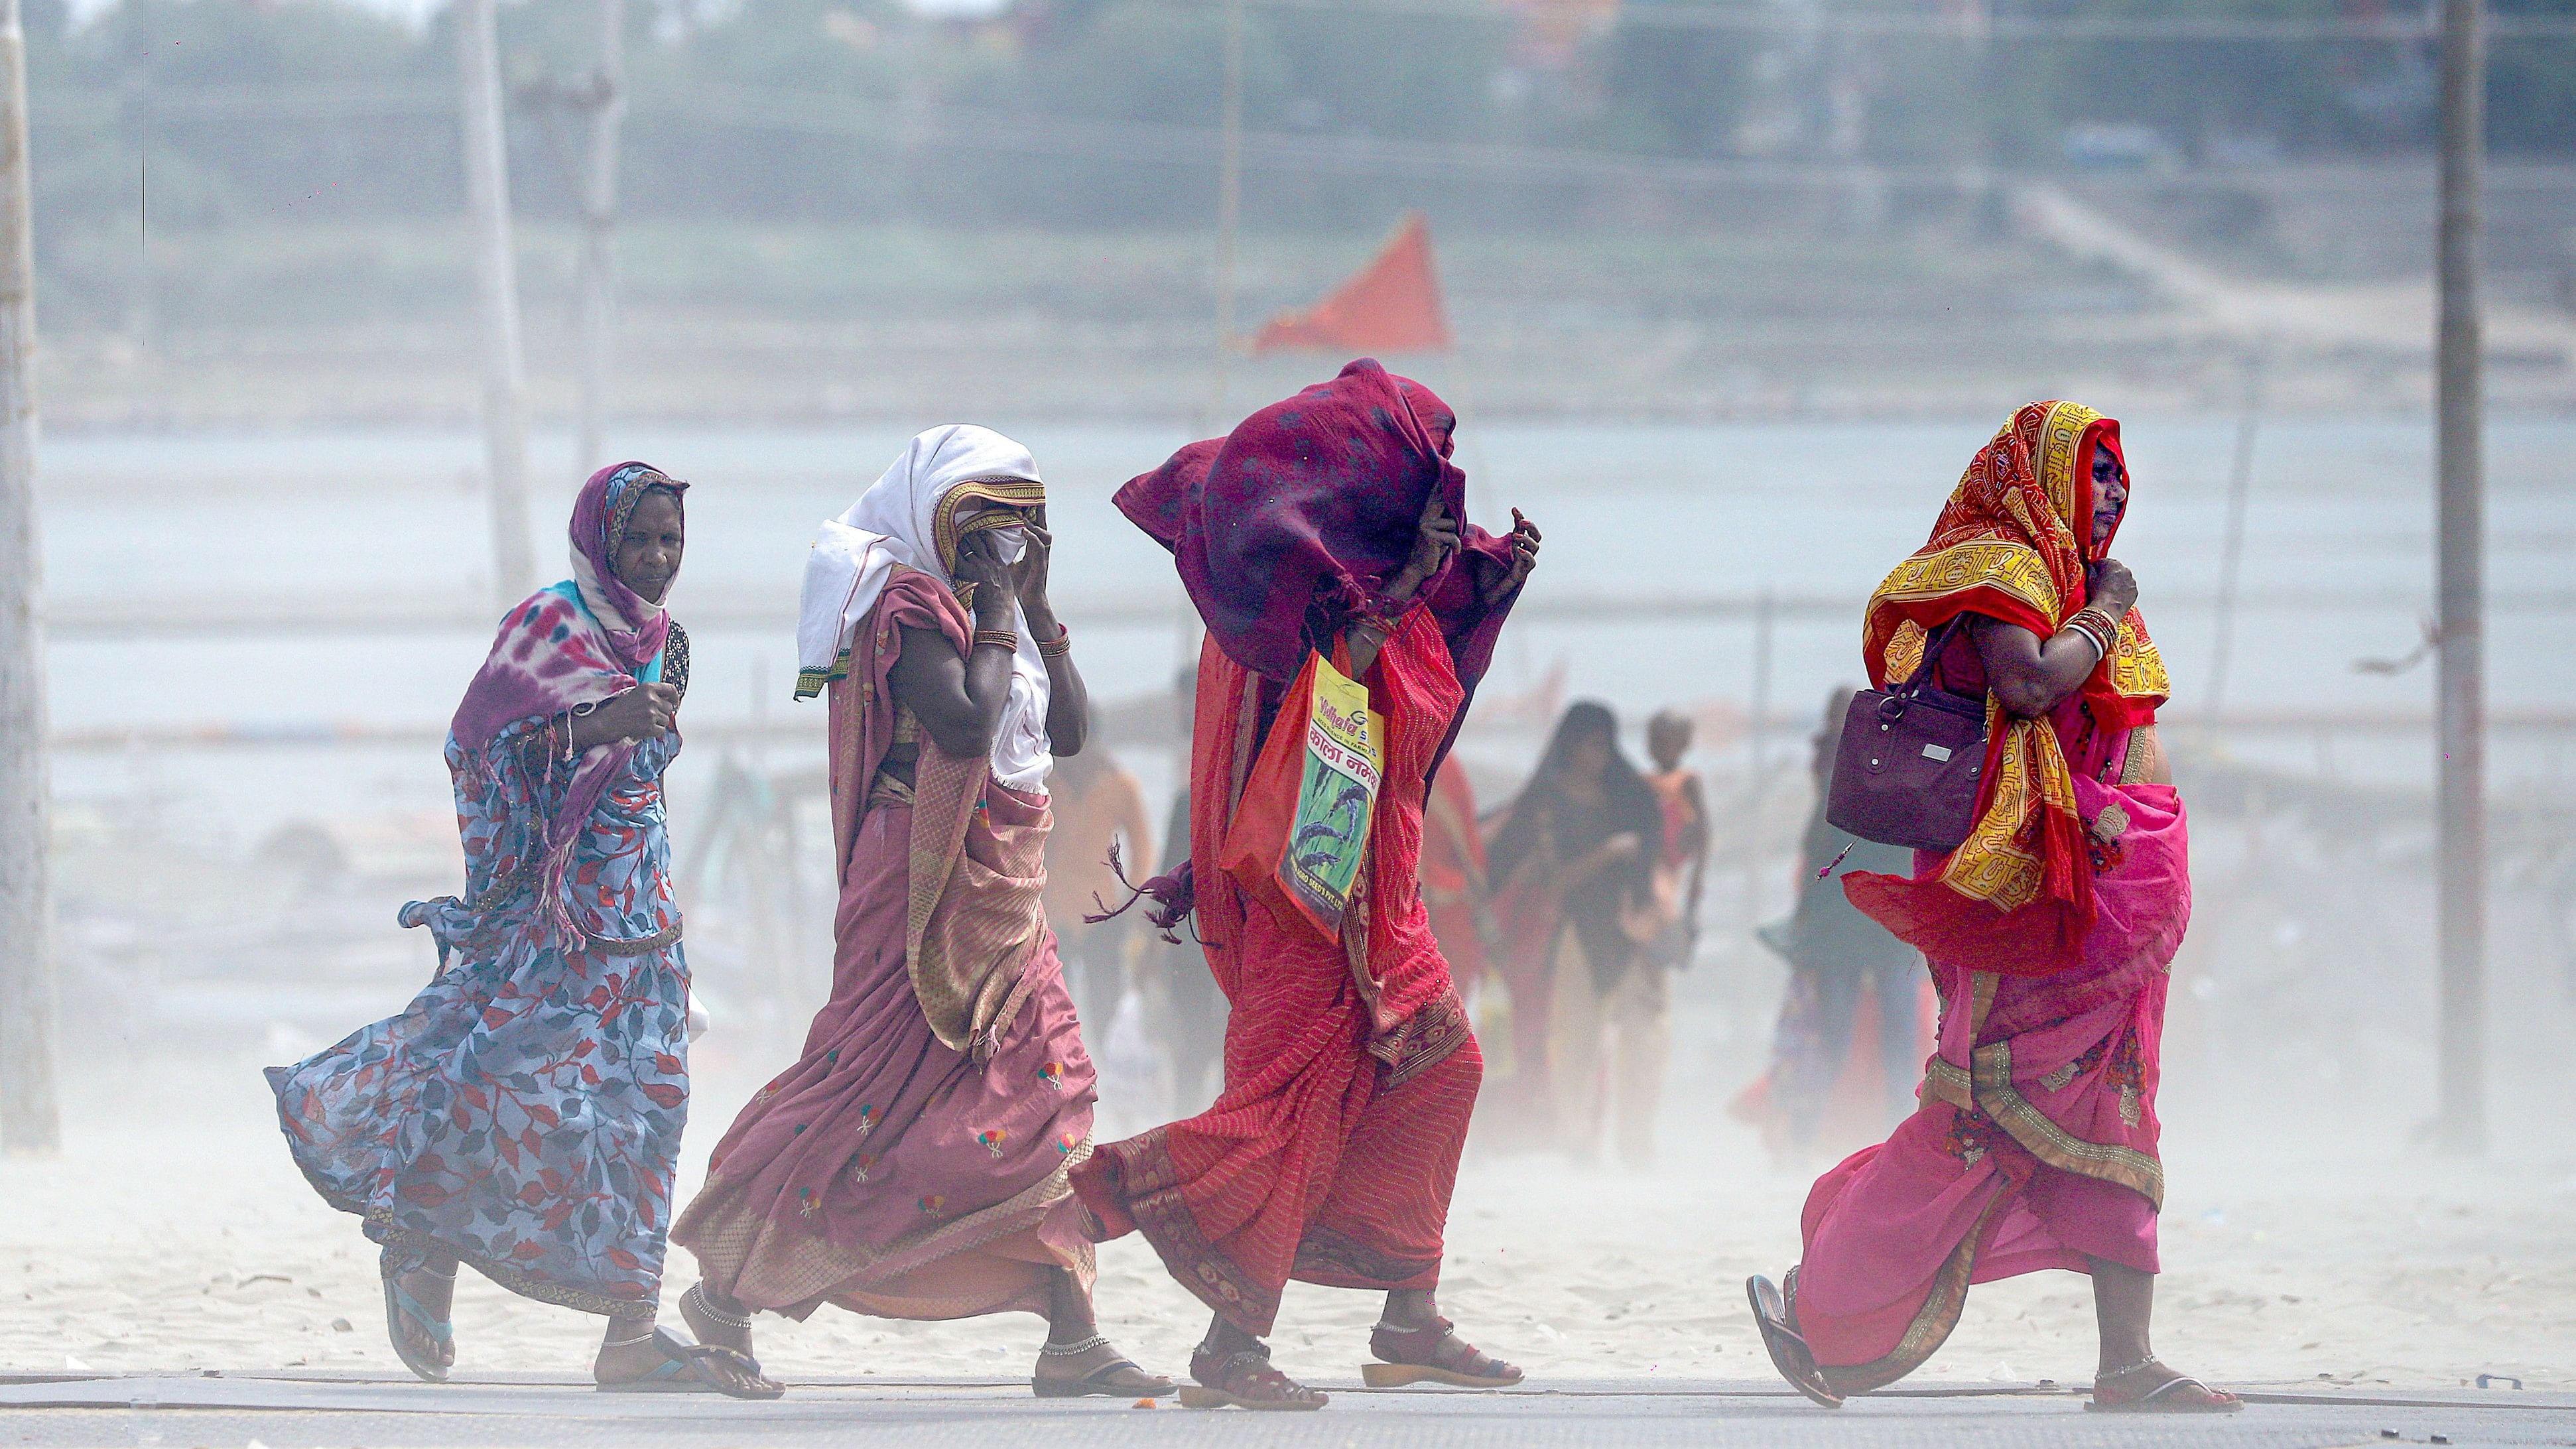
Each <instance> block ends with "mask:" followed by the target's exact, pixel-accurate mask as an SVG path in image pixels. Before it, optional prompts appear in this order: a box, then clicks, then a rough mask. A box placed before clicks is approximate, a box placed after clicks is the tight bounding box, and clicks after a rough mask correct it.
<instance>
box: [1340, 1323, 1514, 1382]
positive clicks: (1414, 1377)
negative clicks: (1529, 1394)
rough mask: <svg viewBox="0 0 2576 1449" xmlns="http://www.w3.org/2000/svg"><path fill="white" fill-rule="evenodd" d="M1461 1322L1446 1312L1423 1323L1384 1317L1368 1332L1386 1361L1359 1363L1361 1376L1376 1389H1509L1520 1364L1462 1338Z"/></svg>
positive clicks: (1373, 1349)
mask: <svg viewBox="0 0 2576 1449" xmlns="http://www.w3.org/2000/svg"><path fill="white" fill-rule="evenodd" d="M1457 1327H1458V1325H1456V1324H1454V1323H1451V1322H1450V1321H1449V1320H1448V1319H1446V1318H1435V1319H1433V1320H1431V1321H1430V1322H1429V1323H1427V1324H1424V1325H1423V1326H1422V1327H1420V1328H1404V1327H1400V1326H1398V1325H1396V1324H1392V1323H1387V1322H1383V1321H1381V1322H1380V1323H1379V1324H1378V1326H1377V1327H1376V1329H1375V1330H1374V1331H1372V1332H1371V1333H1370V1334H1369V1352H1371V1353H1373V1354H1376V1355H1377V1356H1378V1357H1379V1358H1380V1359H1382V1360H1384V1362H1382V1363H1371V1364H1362V1365H1360V1382H1362V1383H1364V1384H1367V1385H1368V1386H1369V1387H1370V1388H1373V1389H1400V1388H1403V1387H1404V1386H1405V1385H1407V1384H1420V1383H1434V1384H1455V1385H1457V1386H1458V1387H1460V1388H1462V1389H1508V1388H1510V1387H1511V1386H1512V1385H1514V1384H1516V1383H1519V1382H1520V1381H1521V1371H1520V1370H1519V1369H1517V1368H1514V1367H1513V1366H1511V1365H1510V1364H1507V1363H1505V1362H1503V1361H1502V1360H1501V1359H1498V1358H1496V1357H1494V1356H1493V1355H1492V1354H1489V1353H1485V1352H1482V1351H1480V1350H1479V1349H1477V1348H1476V1346H1475V1345H1473V1344H1471V1343H1467V1342H1465V1341H1464V1340H1462V1339H1460V1338H1459V1337H1458V1334H1457Z"/></svg>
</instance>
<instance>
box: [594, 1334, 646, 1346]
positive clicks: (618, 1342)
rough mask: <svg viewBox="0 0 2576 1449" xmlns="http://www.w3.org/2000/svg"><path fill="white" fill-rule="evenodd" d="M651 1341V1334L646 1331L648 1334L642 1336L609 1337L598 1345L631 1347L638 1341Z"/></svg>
mask: <svg viewBox="0 0 2576 1449" xmlns="http://www.w3.org/2000/svg"><path fill="white" fill-rule="evenodd" d="M652 1341H653V1335H651V1334H649V1333H648V1334H646V1335H644V1336H643V1337H642V1338H612V1339H609V1340H608V1341H607V1342H605V1343H602V1344H601V1345H600V1347H601V1348H633V1347H634V1346H635V1345H637V1344H639V1343H651V1342H652Z"/></svg>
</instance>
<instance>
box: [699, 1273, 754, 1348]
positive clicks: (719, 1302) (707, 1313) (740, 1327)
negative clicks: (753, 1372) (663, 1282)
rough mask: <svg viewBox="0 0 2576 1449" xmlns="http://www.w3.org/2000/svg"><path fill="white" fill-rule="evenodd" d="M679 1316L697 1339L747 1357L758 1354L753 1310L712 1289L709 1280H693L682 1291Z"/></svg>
mask: <svg viewBox="0 0 2576 1449" xmlns="http://www.w3.org/2000/svg"><path fill="white" fill-rule="evenodd" d="M680 1317H681V1319H682V1321H684V1322H686V1323H687V1324H688V1325H689V1332H691V1333H693V1334H695V1335H697V1339H698V1342H700V1343H712V1344H714V1345H715V1346H716V1347H718V1348H729V1349H732V1350H733V1351H734V1352H736V1353H738V1354H741V1355H742V1356H743V1357H744V1358H755V1357H756V1355H754V1354H753V1353H752V1351H751V1310H750V1309H748V1308H746V1307H744V1306H743V1305H741V1304H740V1303H737V1302H735V1301H734V1300H732V1299H730V1298H726V1297H723V1296H721V1295H719V1294H716V1293H711V1292H709V1291H708V1290H707V1285H706V1284H704V1283H698V1284H694V1285H692V1286H691V1287H690V1289H689V1291H688V1292H686V1293H683V1294H681V1295H680Z"/></svg>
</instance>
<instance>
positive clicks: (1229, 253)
mask: <svg viewBox="0 0 2576 1449" xmlns="http://www.w3.org/2000/svg"><path fill="white" fill-rule="evenodd" d="M1243 28H1244V18H1243V0H1226V6H1225V99H1224V107H1225V114H1224V117H1223V119H1222V120H1221V121H1220V123H1219V125H1220V132H1219V134H1220V135H1221V136H1222V138H1223V140H1222V143H1221V151H1220V154H1219V155H1218V157H1217V170H1216V367H1215V369H1214V370H1213V372H1212V374H1211V387H1212V389H1213V392H1214V397H1215V406H1214V408H1213V409H1212V411H1213V412H1214V413H1215V415H1216V426H1217V427H1218V428H1220V429H1223V428H1226V427H1230V426H1232V423H1231V421H1230V419H1229V414H1228V413H1227V410H1226V405H1225V385H1226V375H1225V373H1226V365H1227V363H1228V362H1229V361H1230V360H1231V359H1232V357H1233V355H1234V239H1235V233H1236V231H1237V230H1238V229H1239V228H1240V227H1241V226H1242V223H1243Z"/></svg>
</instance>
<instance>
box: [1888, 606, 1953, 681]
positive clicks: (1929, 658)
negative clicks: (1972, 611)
mask: <svg viewBox="0 0 2576 1449" xmlns="http://www.w3.org/2000/svg"><path fill="white" fill-rule="evenodd" d="M1967 623H1968V616H1967V614H1966V613H1964V612H1962V613H1957V614H1953V615H1951V616H1950V618H1949V619H1948V621H1947V622H1945V623H1943V624H1941V625H1940V626H1939V627H1938V628H1935V629H1934V630H1933V631H1932V632H1931V633H1930V634H1927V635H1925V636H1924V639H1923V660H1922V662H1921V663H1919V664H1917V665H1915V666H1914V672H1913V673H1912V674H1909V675H1907V676H1906V677H1905V682H1904V683H1902V684H1900V685H1897V686H1896V687H1895V688H1893V689H1891V690H1889V691H1888V694H1889V695H1890V696H1892V697H1894V698H1897V699H1912V698H1913V697H1914V696H1916V695H1918V694H1921V693H1922V692H1923V690H1924V687H1925V686H1927V685H1929V684H1930V683H1931V682H1932V671H1933V670H1935V669H1937V668H1939V667H1940V664H1941V651H1943V650H1944V649H1947V648H1949V647H1950V640H1951V639H1952V638H1953V637H1955V636H1956V635H1957V634H1958V632H1959V631H1960V630H1961V629H1963V628H1965V627H1967Z"/></svg>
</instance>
